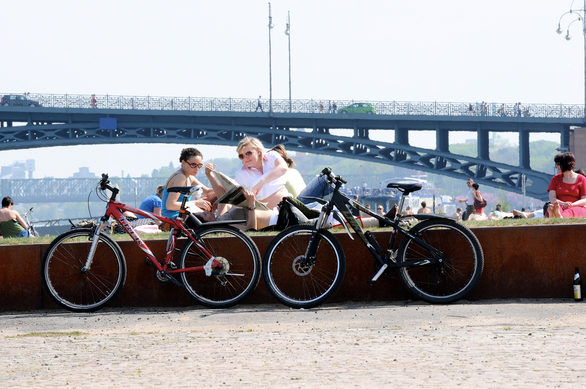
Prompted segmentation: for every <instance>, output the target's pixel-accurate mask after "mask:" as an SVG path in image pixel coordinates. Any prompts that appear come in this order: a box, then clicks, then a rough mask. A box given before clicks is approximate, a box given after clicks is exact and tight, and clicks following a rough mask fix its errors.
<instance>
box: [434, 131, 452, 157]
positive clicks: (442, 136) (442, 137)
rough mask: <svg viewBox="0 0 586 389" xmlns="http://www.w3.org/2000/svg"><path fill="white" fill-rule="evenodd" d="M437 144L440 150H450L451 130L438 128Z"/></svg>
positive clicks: (436, 132) (436, 133)
mask: <svg viewBox="0 0 586 389" xmlns="http://www.w3.org/2000/svg"><path fill="white" fill-rule="evenodd" d="M435 144H436V149H437V150H438V151H442V152H446V153H449V152H450V131H449V130H446V129H444V128H436V130H435Z"/></svg>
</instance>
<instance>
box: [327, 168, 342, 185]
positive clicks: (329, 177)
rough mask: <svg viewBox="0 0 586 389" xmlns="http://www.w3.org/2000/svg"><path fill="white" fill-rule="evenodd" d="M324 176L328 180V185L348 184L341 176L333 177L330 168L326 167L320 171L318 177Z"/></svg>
mask: <svg viewBox="0 0 586 389" xmlns="http://www.w3.org/2000/svg"><path fill="white" fill-rule="evenodd" d="M324 176H325V177H326V179H327V180H328V182H329V183H330V184H333V183H338V185H342V184H347V183H348V181H346V180H345V179H343V178H342V177H341V176H336V175H334V172H332V168H330V167H326V168H324V169H323V170H322V171H321V173H320V177H324Z"/></svg>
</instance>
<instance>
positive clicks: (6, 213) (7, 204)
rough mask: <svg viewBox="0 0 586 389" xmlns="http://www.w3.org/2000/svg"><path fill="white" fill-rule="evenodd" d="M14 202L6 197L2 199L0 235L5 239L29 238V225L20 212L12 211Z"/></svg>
mask: <svg viewBox="0 0 586 389" xmlns="http://www.w3.org/2000/svg"><path fill="white" fill-rule="evenodd" d="M13 206H14V202H13V201H12V198H11V197H9V196H6V197H4V198H3V199H2V208H1V209H0V235H1V236H3V237H4V238H28V237H30V234H29V231H28V225H27V224H26V222H25V221H24V219H23V218H22V216H20V214H19V213H18V211H15V210H14V209H12V207H13Z"/></svg>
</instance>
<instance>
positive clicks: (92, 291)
mask: <svg viewBox="0 0 586 389" xmlns="http://www.w3.org/2000/svg"><path fill="white" fill-rule="evenodd" d="M93 235H94V231H93V229H90V228H78V229H73V230H71V231H67V232H65V233H63V234H61V235H59V236H58V237H57V238H55V239H54V240H53V241H52V242H51V244H50V245H49V247H48V248H47V250H46V251H45V254H44V255H43V262H42V272H41V273H42V280H43V285H44V287H45V289H46V290H47V292H48V293H49V295H50V296H51V297H52V298H53V299H54V300H55V301H56V302H57V304H59V305H60V306H62V307H64V308H66V309H68V310H70V311H73V312H93V311H96V310H98V309H100V308H102V307H103V306H104V305H105V304H106V303H108V302H109V301H111V300H112V299H113V298H114V297H116V295H117V294H118V293H119V292H120V290H121V289H122V286H123V285H124V282H125V281H126V260H125V259H124V254H123V253H122V250H121V249H120V246H118V244H117V243H116V242H114V241H113V240H112V239H111V238H109V237H107V236H105V235H103V234H100V235H99V242H98V245H97V247H96V252H95V254H94V259H93V262H92V266H91V269H90V270H89V271H87V272H82V271H81V268H82V267H83V266H84V264H85V262H86V259H87V256H88V253H89V249H90V246H91V240H92V238H93Z"/></svg>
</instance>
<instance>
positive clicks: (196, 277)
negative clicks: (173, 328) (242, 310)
mask: <svg viewBox="0 0 586 389" xmlns="http://www.w3.org/2000/svg"><path fill="white" fill-rule="evenodd" d="M197 234H198V235H199V237H200V240H199V243H200V244H201V245H202V247H203V250H202V248H200V247H199V246H198V245H197V244H196V243H195V242H193V241H191V240H188V241H187V242H186V243H185V246H184V247H183V250H182V252H181V259H180V267H181V268H183V269H189V268H194V267H198V268H199V270H193V271H184V272H182V273H181V279H182V281H183V285H184V286H185V288H186V289H187V291H188V292H189V293H190V294H191V295H192V296H193V298H195V299H196V300H197V301H198V302H200V303H201V304H202V305H205V306H207V307H211V308H226V307H230V306H233V305H236V304H238V303H239V302H240V301H241V300H243V299H244V298H245V297H246V296H248V295H249V294H250V293H252V291H253V290H254V288H256V285H257V284H258V280H259V278H260V253H259V252H258V248H257V247H256V244H255V243H254V242H253V241H252V239H250V237H249V236H248V235H246V234H245V233H243V232H242V231H240V230H239V229H237V228H235V227H231V226H212V227H204V228H202V229H200V230H198V231H197ZM204 250H205V251H207V253H209V254H211V255H212V256H213V257H215V259H216V260H217V261H219V262H220V263H221V264H222V267H221V269H214V270H212V273H211V274H209V275H208V274H206V273H205V272H204V271H203V270H201V267H203V266H205V265H206V263H207V262H208V261H209V260H210V257H209V255H208V254H207V253H206V252H205V251H204Z"/></svg>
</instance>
